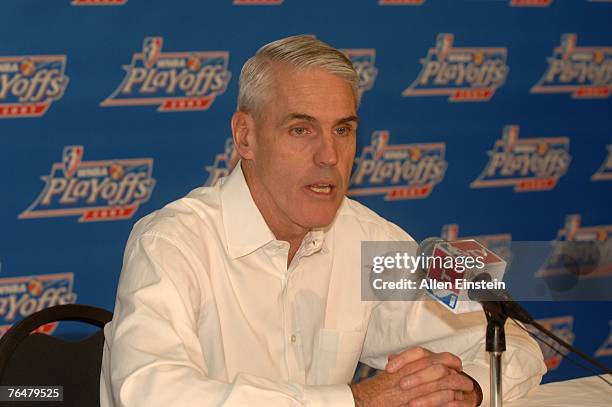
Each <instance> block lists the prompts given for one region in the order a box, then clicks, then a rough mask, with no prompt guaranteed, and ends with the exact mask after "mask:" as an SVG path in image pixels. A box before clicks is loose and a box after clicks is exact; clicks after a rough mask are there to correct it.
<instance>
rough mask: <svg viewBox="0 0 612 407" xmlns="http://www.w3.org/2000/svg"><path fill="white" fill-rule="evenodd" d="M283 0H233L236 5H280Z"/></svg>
mask: <svg viewBox="0 0 612 407" xmlns="http://www.w3.org/2000/svg"><path fill="white" fill-rule="evenodd" d="M281 4H283V0H234V5H236V6H257V5H259V6H280V5H281Z"/></svg>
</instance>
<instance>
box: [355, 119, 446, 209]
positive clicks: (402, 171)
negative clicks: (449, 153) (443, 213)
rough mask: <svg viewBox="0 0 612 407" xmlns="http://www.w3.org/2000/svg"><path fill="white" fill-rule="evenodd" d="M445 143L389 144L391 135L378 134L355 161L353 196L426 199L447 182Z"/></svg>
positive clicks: (379, 132) (387, 198)
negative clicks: (437, 187) (445, 180)
mask: <svg viewBox="0 0 612 407" xmlns="http://www.w3.org/2000/svg"><path fill="white" fill-rule="evenodd" d="M445 151H446V144H445V143H426V144H395V145H392V144H389V132H388V131H386V130H381V131H375V132H374V133H373V134H372V142H371V144H370V145H369V146H366V147H364V148H363V150H362V152H361V156H360V157H358V158H357V159H356V160H355V164H356V168H355V169H354V171H353V176H352V177H351V182H350V189H349V191H348V195H350V196H366V195H385V198H384V199H385V200H397V199H415V198H426V197H428V196H429V194H431V191H432V190H433V188H434V186H435V185H436V184H438V183H440V182H441V181H442V180H443V179H444V175H445V173H446V167H447V162H446V160H445V159H444V155H445Z"/></svg>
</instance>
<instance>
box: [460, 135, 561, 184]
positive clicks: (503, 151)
mask: <svg viewBox="0 0 612 407" xmlns="http://www.w3.org/2000/svg"><path fill="white" fill-rule="evenodd" d="M488 154H489V163H488V164H487V166H486V167H485V169H484V170H483V171H482V173H481V174H480V176H479V177H478V179H476V180H475V181H474V182H472V185H471V187H472V188H489V187H505V186H514V191H515V192H526V191H547V190H550V189H553V188H554V187H555V186H556V185H557V182H558V181H559V178H561V177H562V176H563V175H565V173H566V172H567V169H568V167H569V164H570V161H571V159H572V157H571V156H570V154H569V138H568V137H547V138H529V139H519V126H506V127H504V132H503V137H502V139H501V140H497V141H496V142H495V145H494V146H493V149H492V150H490V151H489V152H488Z"/></svg>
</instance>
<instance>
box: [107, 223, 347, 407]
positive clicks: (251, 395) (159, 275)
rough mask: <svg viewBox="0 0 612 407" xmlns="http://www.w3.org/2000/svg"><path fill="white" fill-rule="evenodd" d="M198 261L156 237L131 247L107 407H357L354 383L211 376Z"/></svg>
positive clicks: (111, 341)
mask: <svg viewBox="0 0 612 407" xmlns="http://www.w3.org/2000/svg"><path fill="white" fill-rule="evenodd" d="M196 269H197V267H196V266H195V265H194V262H193V259H192V258H191V256H190V255H189V253H188V252H186V249H181V248H180V247H179V245H177V244H175V243H174V242H173V241H171V240H169V239H167V238H166V237H164V236H161V235H157V234H146V235H143V236H140V237H138V238H136V239H133V240H132V239H131V240H130V242H128V245H127V248H126V252H125V257H124V266H123V270H122V273H121V277H120V282H119V287H118V292H117V300H116V304H115V312H114V316H113V321H112V322H111V323H110V324H108V325H107V326H106V327H105V339H106V342H105V349H104V355H103V362H102V372H101V384H100V387H101V389H100V390H101V404H102V407H104V406H105V405H108V406H117V407H132V406H147V407H156V406H164V407H168V406H181V407H189V406H217V405H224V406H244V405H278V406H303V405H309V406H322V405H331V404H333V405H339V406H353V404H354V402H353V397H352V393H351V390H350V388H349V386H348V385H330V386H306V385H302V384H298V383H291V382H281V381H273V380H269V379H266V378H263V377H258V376H256V375H252V374H247V373H240V374H238V375H236V376H235V377H234V379H233V381H232V382H230V383H226V382H223V381H219V380H213V379H212V378H210V377H209V376H208V368H207V364H206V357H207V355H205V354H204V353H203V351H202V346H201V343H200V340H199V337H198V319H199V316H200V314H201V313H203V312H206V310H205V309H200V308H201V307H202V306H201V304H204V303H205V302H204V301H202V298H200V296H201V295H204V293H202V292H200V289H199V285H198V284H199V283H198V280H197V278H196V274H195V271H194V270H196Z"/></svg>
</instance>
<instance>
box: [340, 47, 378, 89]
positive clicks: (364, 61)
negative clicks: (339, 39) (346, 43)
mask: <svg viewBox="0 0 612 407" xmlns="http://www.w3.org/2000/svg"><path fill="white" fill-rule="evenodd" d="M342 52H344V54H345V55H346V56H347V57H348V58H349V59H350V60H351V62H352V63H353V67H355V70H356V71H357V74H358V75H359V94H360V95H361V96H363V92H365V91H366V90H370V89H372V86H374V80H376V75H377V74H378V69H376V67H375V66H374V60H375V59H376V50H375V49H372V48H370V49H344V50H342Z"/></svg>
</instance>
